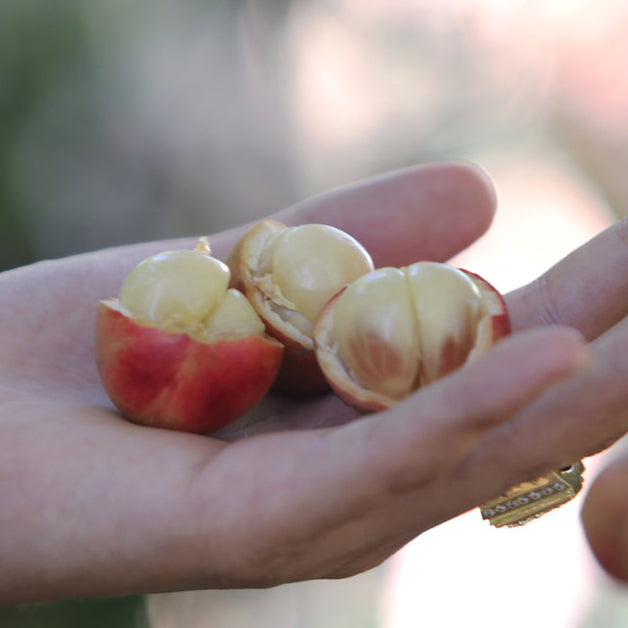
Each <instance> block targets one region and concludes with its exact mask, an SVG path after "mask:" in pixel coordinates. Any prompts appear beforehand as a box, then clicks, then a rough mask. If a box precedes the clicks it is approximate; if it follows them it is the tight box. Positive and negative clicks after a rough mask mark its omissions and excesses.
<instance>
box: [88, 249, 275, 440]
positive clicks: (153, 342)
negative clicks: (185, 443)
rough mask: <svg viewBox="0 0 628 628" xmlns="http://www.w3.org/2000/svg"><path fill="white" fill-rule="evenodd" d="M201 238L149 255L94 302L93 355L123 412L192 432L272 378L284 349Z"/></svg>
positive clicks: (262, 389) (214, 423)
mask: <svg viewBox="0 0 628 628" xmlns="http://www.w3.org/2000/svg"><path fill="white" fill-rule="evenodd" d="M229 281H230V272H229V268H228V267H227V266H226V265H225V264H223V263H222V262H220V261H219V260H217V259H215V258H213V257H212V256H211V254H210V250H209V246H208V244H207V242H206V240H204V239H201V241H200V242H199V245H198V246H197V248H196V249H194V250H181V251H167V252H165V253H161V254H159V255H155V256H153V257H150V258H148V259H146V260H144V261H143V262H141V263H140V264H139V265H138V266H136V267H135V268H134V269H133V270H132V271H131V272H130V273H129V275H128V276H127V277H126V279H125V280H124V283H123V285H122V288H121V291H120V297H119V299H110V300H106V301H101V302H100V303H99V305H98V314H97V321H96V363H97V366H98V371H99V373H100V376H101V379H102V382H103V385H104V387H105V390H106V391H107V393H108V395H109V397H110V398H111V400H112V401H113V403H114V404H115V405H116V407H117V408H118V409H119V410H120V412H121V413H122V414H123V415H124V416H125V417H126V418H128V419H130V420H132V421H134V422H137V423H142V424H146V425H153V426H156V427H163V428H169V429H176V430H181V431H187V432H195V433H208V432H212V431H215V430H218V429H220V428H221V427H224V426H225V425H226V424H228V423H230V422H231V421H233V420H235V419H237V418H238V417H240V416H241V415H242V414H244V413H245V412H246V411H247V410H249V409H250V408H251V407H252V406H253V405H255V404H256V403H257V402H258V401H259V400H260V399H261V398H262V397H263V396H264V395H265V394H266V392H267V391H268V389H269V388H270V386H271V384H272V382H273V380H274V379H275V377H276V375H277V372H278V370H279V366H280V364H281V356H282V353H283V347H282V346H281V344H280V343H279V342H277V341H276V340H274V339H272V338H269V337H268V336H267V335H266V334H265V329H264V324H263V323H262V321H261V320H260V318H259V316H258V315H257V314H256V313H255V310H254V309H253V308H252V307H251V305H250V303H249V302H248V300H247V299H246V298H245V297H244V295H243V294H242V293H241V292H239V291H237V290H235V289H230V288H228V285H229Z"/></svg>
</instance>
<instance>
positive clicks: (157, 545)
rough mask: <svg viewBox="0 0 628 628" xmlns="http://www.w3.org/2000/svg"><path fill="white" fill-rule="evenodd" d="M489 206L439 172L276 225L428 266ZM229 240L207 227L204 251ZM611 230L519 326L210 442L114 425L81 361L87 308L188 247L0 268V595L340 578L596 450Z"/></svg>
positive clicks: (615, 359)
mask: <svg viewBox="0 0 628 628" xmlns="http://www.w3.org/2000/svg"><path fill="white" fill-rule="evenodd" d="M494 211H495V197H494V193H493V190H492V187H491V184H490V182H489V180H488V179H487V177H486V176H485V175H484V174H483V173H482V172H481V171H479V170H478V169H476V168H474V167H472V166H467V165H461V164H443V165H431V166H423V167H416V168H410V169H407V170H403V171H399V172H395V173H391V174H389V175H387V176H385V177H382V178H379V179H375V180H371V181H368V182H364V183H360V184H357V185H354V186H352V187H347V188H344V189H341V190H337V191H334V192H331V193H330V194H327V195H325V196H322V197H318V198H314V199H311V200H308V201H306V202H304V203H302V204H300V205H298V206H296V207H294V208H291V209H288V210H285V211H283V212H279V213H278V214H276V215H275V216H273V217H274V218H277V219H278V220H281V221H283V222H285V223H287V224H299V223H304V222H323V223H329V224H333V225H335V226H338V227H340V228H342V229H345V230H346V231H348V232H350V233H351V234H352V235H354V236H355V237H357V238H358V240H360V241H361V242H362V243H363V244H364V245H365V246H366V247H367V249H369V250H370V251H371V253H372V255H373V257H374V259H375V262H376V265H378V266H381V265H402V264H408V263H411V262H414V261H416V260H417V259H434V260H438V261H443V260H446V259H447V258H449V257H450V256H452V255H453V254H455V253H456V252H458V251H460V250H461V249H463V248H465V247H466V246H468V245H470V244H471V243H472V242H473V241H474V240H475V239H476V238H477V237H478V236H480V235H481V234H482V233H483V232H484V231H485V230H486V229H487V228H488V226H489V224H490V222H491V219H492V216H493V213H494ZM244 229H245V227H242V228H240V229H235V230H231V231H228V232H225V233H220V234H217V235H215V236H213V237H211V238H210V242H211V246H212V249H213V252H214V254H215V255H216V256H218V257H221V258H222V259H225V258H226V257H227V255H228V253H229V251H230V249H231V247H232V245H233V244H234V243H235V241H236V240H237V238H238V237H239V236H240V235H241V234H242V233H243V231H244ZM627 233H628V223H626V222H623V223H618V224H617V225H615V226H614V227H613V228H611V229H610V230H608V231H607V232H605V233H603V234H601V235H600V236H599V237H598V238H596V239H595V240H593V241H592V242H591V243H589V244H588V245H586V246H585V247H583V248H582V249H580V250H578V251H576V252H575V253H574V254H573V255H571V256H570V257H568V258H567V259H566V260H565V261H563V262H561V263H560V264H559V265H557V266H556V267H555V268H553V269H551V270H549V271H548V273H547V274H546V275H544V276H543V277H542V278H540V279H539V280H538V281H536V282H534V283H532V284H531V285H529V286H526V287H525V288H522V289H521V290H519V291H517V292H515V293H512V294H510V295H507V302H508V305H509V307H510V309H511V313H512V318H513V324H514V327H515V331H516V332H517V333H515V334H514V335H513V336H512V337H510V338H508V339H506V340H504V341H502V342H501V343H499V344H498V345H497V346H496V347H495V348H494V349H492V350H491V351H490V352H489V353H488V354H487V355H486V356H484V357H483V358H482V359H480V360H479V361H477V362H476V363H475V364H473V365H471V366H469V367H466V368H464V369H462V370H460V371H458V372H457V373H454V374H452V375H450V376H448V377H446V378H444V379H442V380H441V381H439V382H437V383H436V384H434V385H432V386H430V387H428V388H426V389H423V390H422V391H419V392H418V393H416V394H415V395H413V396H411V397H410V398H408V399H407V400H405V401H404V402H402V403H399V404H398V405H397V406H395V407H394V408H393V409H391V410H389V411H386V412H382V413H378V414H375V415H370V416H365V417H360V418H359V420H352V419H356V418H357V417H356V414H355V413H354V412H353V411H352V410H350V409H348V408H347V407H346V406H345V405H343V404H342V403H341V402H340V401H339V400H338V399H337V398H335V397H334V396H333V395H331V394H329V395H322V396H319V397H315V398H307V399H300V400H295V399H286V398H281V397H277V396H269V397H268V398H267V399H266V400H265V401H264V402H263V403H261V404H260V405H259V406H258V407H257V408H256V409H255V411H254V412H252V413H251V414H250V415H248V416H247V417H246V418H245V419H243V420H242V421H240V422H239V423H237V424H236V425H234V426H233V427H232V428H231V430H227V431H226V432H224V433H222V434H221V435H220V438H218V437H206V436H196V435H191V434H182V433H176V432H170V431H165V430H159V429H155V428H147V427H141V426H137V425H133V424H131V423H129V422H127V421H125V420H123V419H122V418H120V416H119V415H118V414H117V413H116V412H115V410H114V409H113V408H112V405H111V403H110V402H109V400H108V399H107V397H106V395H105V393H104V391H103V389H102V386H101V384H100V382H99V380H98V377H97V373H96V369H95V366H94V357H93V351H94V347H93V327H94V316H95V310H96V304H97V302H98V300H99V299H103V298H109V297H112V296H115V295H116V294H117V293H118V290H119V287H120V284H121V282H122V279H123V277H124V276H125V275H126V273H127V272H128V271H129V270H130V269H131V268H132V267H133V266H134V265H135V264H136V263H137V262H139V261H140V260H141V259H143V258H145V257H146V256H148V255H150V254H152V253H156V252H159V251H162V250H165V249H168V248H174V247H192V246H194V244H195V242H194V241H193V240H189V241H187V240H185V241H182V240H180V241H176V242H172V241H171V242H159V243H148V244H142V245H136V246H128V247H123V248H119V249H115V250H104V251H98V252H95V253H90V254H87V255H81V256H77V257H70V258H66V259H62V260H57V261H50V262H43V263H40V264H35V265H33V266H30V267H25V268H21V269H17V270H14V271H10V272H7V273H4V274H3V275H0V317H1V320H2V326H1V327H0V347H1V348H2V362H1V364H0V431H1V433H2V438H1V439H0V503H2V508H0V565H2V569H0V603H4V604H12V603H18V602H33V601H45V600H54V599H63V598H77V597H85V596H98V595H117V594H130V593H146V592H157V591H174V590H184V589H187V590H189V589H195V588H225V587H229V588H236V587H267V586H273V585H277V584H281V583H285V582H291V581H299V580H306V579H311V578H339V577H345V576H350V575H353V574H356V573H359V572H361V571H363V570H365V569H368V568H370V567H373V566H375V565H377V564H378V563H380V562H381V561H382V560H384V559H386V558H387V557H388V556H390V555H391V554H392V553H393V552H395V551H396V550H398V549H399V548H400V547H402V546H403V545H404V544H405V543H407V542H408V541H409V540H411V539H412V538H414V537H416V536H417V535H418V534H420V533H422V532H423V531H425V530H427V529H429V528H430V527H432V526H435V525H437V524H439V523H441V522H443V521H446V520H448V519H450V518H451V517H453V516H456V515H458V514H460V513H462V512H464V511H466V510H469V509H471V508H473V507H475V506H476V505H478V504H480V503H482V502H483V501H484V500H486V499H489V498H491V497H494V496H496V495H497V494H499V493H501V492H502V491H503V490H504V489H506V488H507V487H509V486H510V485H512V484H514V483H516V482H519V481H521V480H524V479H528V478H531V477H533V476H536V475H539V474H540V473H543V472H545V471H547V470H549V469H551V468H557V467H561V466H565V465H567V464H569V463H571V462H572V461H575V460H576V459H578V458H581V457H583V456H586V455H590V454H593V453H595V452H597V451H599V450H601V449H603V448H604V447H606V446H608V445H609V444H610V443H611V442H613V441H614V440H615V439H616V438H617V437H619V436H620V435H622V434H623V433H624V432H625V431H626V429H627V428H628V387H627V386H626V385H625V382H626V376H627V371H628V360H627V359H626V355H628V351H627V349H628V321H627V320H626V318H625V317H626V314H627V313H628V302H626V299H625V298H622V295H625V294H626V293H627V292H628V275H627V273H625V268H626V267H627V265H628V247H627V246H626V242H627V239H628V238H627V235H626V234H627ZM489 279H490V278H489ZM566 325H567V326H570V328H568V327H566ZM487 393H488V394H487ZM313 428H318V429H313ZM627 468H628V465H626V464H624V467H623V471H622V474H620V475H621V478H623V477H624V476H625V474H626V469H627ZM607 492H610V493H611V494H612V491H607ZM603 494H604V491H602V490H599V491H596V492H595V493H594V492H593V491H592V492H591V499H592V500H593V499H600V496H601V495H603ZM585 512H586V508H585ZM623 512H624V513H625V512H626V507H624V508H623ZM478 516H479V515H478ZM585 521H586V518H585ZM624 529H625V528H624ZM613 538H614V539H615V538H617V535H615V536H614V537H613ZM621 546H622V547H624V548H625V547H626V544H625V543H624V544H622V545H621ZM623 556H624V563H623V564H624V565H625V564H628V563H627V562H626V560H628V559H626V558H625V557H627V556H628V553H624V554H623ZM622 573H626V570H624V571H623V572H622Z"/></svg>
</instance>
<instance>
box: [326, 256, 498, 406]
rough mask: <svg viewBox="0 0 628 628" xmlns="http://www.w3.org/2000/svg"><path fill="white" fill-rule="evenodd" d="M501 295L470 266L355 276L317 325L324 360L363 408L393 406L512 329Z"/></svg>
mask: <svg viewBox="0 0 628 628" xmlns="http://www.w3.org/2000/svg"><path fill="white" fill-rule="evenodd" d="M509 331H510V324H509V320H508V314H507V311H506V307H505V304H504V301H503V299H502V298H501V295H499V293H498V292H497V291H496V290H495V289H494V288H493V287H492V286H490V284H488V283H487V282H486V281H484V280H483V279H482V278H480V277H478V276H477V275H473V274H471V273H467V272H466V271H461V270H459V269H456V268H453V267H451V266H447V265H445V264H437V263H434V262H418V263H416V264H412V265H411V266H408V267H404V268H400V269H397V268H382V269H378V270H375V271H374V272H372V273H369V274H367V275H364V276H363V277H361V278H359V279H357V280H356V281H355V282H353V283H352V284H351V285H349V286H348V287H347V288H346V289H345V290H343V291H342V292H341V293H339V294H338V295H336V296H335V297H334V298H333V299H332V300H331V301H330V302H329V303H328V304H327V305H326V306H325V308H324V309H323V311H322V312H321V314H320V316H319V317H318V319H317V322H316V325H315V329H314V340H315V343H316V356H317V359H318V362H319V365H320V367H321V369H322V372H323V373H324V375H325V377H326V378H327V380H328V382H329V383H330V385H331V387H332V388H333V389H334V390H335V391H336V393H337V394H338V395H339V396H340V397H341V398H343V399H344V400H345V401H346V402H347V403H349V404H350V405H354V406H356V407H359V408H362V409H365V410H381V409H384V408H388V407H390V406H391V405H393V404H394V403H395V402H397V401H399V400H400V399H403V398H404V397H406V396H407V395H409V394H410V393H411V392H413V391H414V390H417V389H418V388H420V387H422V386H426V385H428V384H430V383H432V382H434V381H435V380H437V379H438V378H440V377H443V376H444V375H446V374H448V373H450V372H452V371H453V370H455V369H457V368H460V367H461V366H462V365H463V364H465V363H467V362H469V361H470V360H473V359H475V357H476V356H477V355H480V354H481V353H483V352H484V351H486V350H487V349H488V348H489V347H490V346H492V345H493V344H494V343H495V342H496V341H497V340H498V339H499V338H500V337H502V336H504V335H506V334H508V333H509Z"/></svg>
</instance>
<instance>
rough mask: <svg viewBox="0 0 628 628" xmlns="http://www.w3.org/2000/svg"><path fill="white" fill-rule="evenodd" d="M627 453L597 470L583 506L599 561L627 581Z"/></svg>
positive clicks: (593, 549) (588, 533) (583, 523)
mask: <svg viewBox="0 0 628 628" xmlns="http://www.w3.org/2000/svg"><path fill="white" fill-rule="evenodd" d="M627 486H628V456H627V455H626V454H625V453H624V454H623V455H622V456H621V457H620V458H619V459H617V460H615V461H613V462H612V463H611V464H609V465H608V466H607V467H606V468H605V469H603V470H602V471H601V472H599V473H598V475H597V477H596V478H595V479H594V481H593V484H592V485H591V487H590V488H589V490H588V492H587V494H586V496H585V499H584V503H583V506H582V512H581V518H582V525H583V527H584V531H585V534H586V538H587V541H588V543H589V546H590V548H591V551H592V552H593V554H594V556H595V557H596V559H597V560H598V562H599V564H600V565H601V566H602V568H603V569H605V570H606V571H607V572H608V573H609V574H610V575H611V576H613V577H614V578H617V579H619V580H623V581H628V491H626V487H627Z"/></svg>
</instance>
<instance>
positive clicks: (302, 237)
mask: <svg viewBox="0 0 628 628" xmlns="http://www.w3.org/2000/svg"><path fill="white" fill-rule="evenodd" d="M372 270H373V263H372V261H371V258H370V256H369V254H368V253H367V251H366V250H365V249H364V247H363V246H362V245H361V244H359V242H357V240H355V239H354V238H352V237H351V236H350V235H348V234H346V233H344V232H343V231H341V230H339V229H336V228H335V227H330V226H328V225H318V224H308V225H301V226H298V227H287V228H286V229H283V230H282V231H280V232H279V233H277V234H275V235H273V236H272V237H271V238H270V239H269V241H268V243H267V246H266V250H265V251H264V254H263V258H262V260H261V264H260V269H259V274H260V277H259V278H258V279H259V285H260V287H261V288H262V289H264V290H265V292H266V293H267V295H268V298H269V299H270V300H272V301H273V302H274V303H275V304H276V305H277V306H279V307H281V308H284V310H285V311H286V318H288V319H289V318H290V311H292V312H295V313H298V315H299V316H302V317H303V318H304V319H305V320H306V321H307V322H309V325H307V324H306V326H307V327H308V328H309V327H311V324H312V323H314V321H315V320H316V317H317V316H318V314H319V312H320V311H321V309H322V308H323V306H324V305H325V304H326V303H327V302H328V301H329V299H331V297H333V296H334V295H335V294H336V293H337V292H338V291H339V290H341V289H342V288H343V287H344V286H345V285H347V284H348V283H350V282H352V281H354V280H355V279H357V278H358V277H360V276H362V275H364V274H366V273H368V272H370V271H372ZM292 318H293V319H294V317H292ZM301 326H303V324H301Z"/></svg>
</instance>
